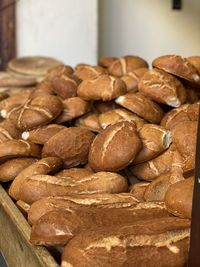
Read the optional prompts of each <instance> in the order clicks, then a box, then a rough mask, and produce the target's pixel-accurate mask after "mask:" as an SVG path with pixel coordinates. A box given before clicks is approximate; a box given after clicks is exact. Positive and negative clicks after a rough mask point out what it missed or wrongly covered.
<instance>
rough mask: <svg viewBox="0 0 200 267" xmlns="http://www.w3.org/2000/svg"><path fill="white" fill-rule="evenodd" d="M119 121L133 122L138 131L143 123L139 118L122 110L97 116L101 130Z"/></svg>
mask: <svg viewBox="0 0 200 267" xmlns="http://www.w3.org/2000/svg"><path fill="white" fill-rule="evenodd" d="M120 121H130V122H134V123H135V124H136V127H137V129H138V130H139V129H140V128H142V126H143V125H144V123H145V121H144V120H143V119H141V118H140V117H139V116H137V115H135V114H134V113H132V112H130V111H128V110H126V109H122V108H118V109H114V110H111V111H107V112H104V113H102V114H100V115H99V122H100V125H101V127H102V128H103V129H105V128H106V127H107V126H109V125H112V124H115V123H117V122H120Z"/></svg>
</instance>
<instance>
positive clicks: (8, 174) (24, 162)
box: [0, 158, 37, 182]
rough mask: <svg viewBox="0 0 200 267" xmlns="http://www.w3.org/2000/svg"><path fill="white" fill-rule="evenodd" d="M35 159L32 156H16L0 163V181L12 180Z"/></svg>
mask: <svg viewBox="0 0 200 267" xmlns="http://www.w3.org/2000/svg"><path fill="white" fill-rule="evenodd" d="M36 161H37V159H34V158H17V159H11V160H8V161H6V162H5V163H3V164H1V165H0V181H1V182H8V181H12V180H14V178H15V177H16V176H17V175H18V174H19V173H20V172H21V171H23V170H24V169H25V168H26V167H28V166H29V165H31V164H33V163H34V162H36Z"/></svg>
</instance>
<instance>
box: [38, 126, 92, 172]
mask: <svg viewBox="0 0 200 267" xmlns="http://www.w3.org/2000/svg"><path fill="white" fill-rule="evenodd" d="M94 137H95V135H94V134H93V133H92V132H91V131H89V130H87V129H84V128H79V127H70V128H66V129H63V130H61V131H60V132H58V133H57V134H55V135H54V136H52V137H51V138H50V139H49V140H48V141H47V142H46V143H45V144H44V147H43V150H42V157H51V156H53V157H59V158H61V159H62V160H63V162H64V164H65V166H67V167H74V166H78V165H80V164H84V163H86V162H87V159H88V153H89V148H90V145H91V143H92V141H93V139H94Z"/></svg>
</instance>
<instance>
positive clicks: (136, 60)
mask: <svg viewBox="0 0 200 267" xmlns="http://www.w3.org/2000/svg"><path fill="white" fill-rule="evenodd" d="M147 67H148V63H147V62H146V61H145V60H144V59H142V58H141V57H137V56H124V57H121V58H118V59H116V60H115V61H114V62H113V63H112V64H111V65H110V66H109V68H108V71H109V73H110V74H111V75H113V76H117V77H121V76H122V75H124V74H126V73H128V72H131V71H134V70H136V69H139V68H147Z"/></svg>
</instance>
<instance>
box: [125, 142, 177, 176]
mask: <svg viewBox="0 0 200 267" xmlns="http://www.w3.org/2000/svg"><path fill="white" fill-rule="evenodd" d="M173 149H174V148H172V147H170V148H168V149H167V150H166V151H165V152H163V153H162V154H161V155H159V156H158V157H156V158H154V159H152V160H150V161H147V162H144V163H140V164H138V165H132V166H130V170H131V172H132V174H133V175H135V176H136V177H137V178H138V179H141V180H145V181H152V180H154V179H155V178H156V177H158V176H160V175H161V174H164V173H166V172H169V171H170V170H171V167H172V162H173V153H174V151H173Z"/></svg>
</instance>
